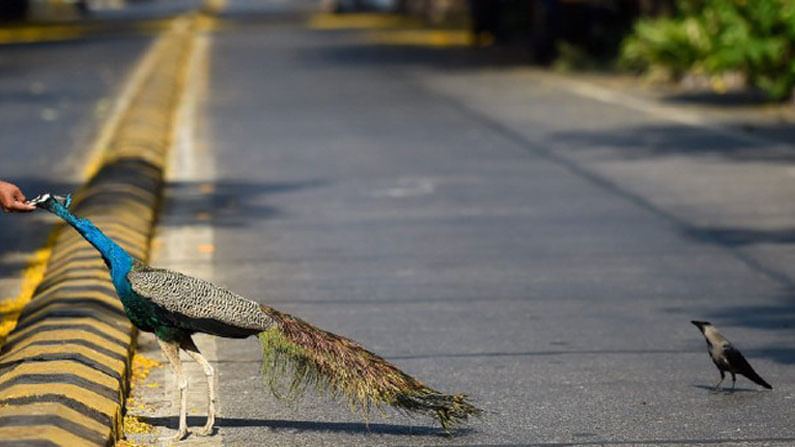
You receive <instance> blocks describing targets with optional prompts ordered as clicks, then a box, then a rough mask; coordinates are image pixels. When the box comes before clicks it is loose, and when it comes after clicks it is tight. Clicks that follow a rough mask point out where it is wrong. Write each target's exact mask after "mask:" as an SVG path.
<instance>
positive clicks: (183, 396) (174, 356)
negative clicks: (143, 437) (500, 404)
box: [157, 338, 188, 441]
mask: <svg viewBox="0 0 795 447" xmlns="http://www.w3.org/2000/svg"><path fill="white" fill-rule="evenodd" d="M157 342H158V343H160V349H162V350H163V354H165V356H166V358H167V359H168V361H169V363H171V369H173V370H174V374H176V375H177V387H178V388H179V430H178V431H177V434H176V435H174V436H167V437H164V438H162V439H161V441H181V440H182V439H185V436H187V435H188V421H187V406H188V393H187V392H186V391H187V389H188V378H187V377H185V373H184V372H183V371H182V361H181V360H180V359H179V344H177V343H176V342H169V341H163V340H160V339H159V338H158V339H157Z"/></svg>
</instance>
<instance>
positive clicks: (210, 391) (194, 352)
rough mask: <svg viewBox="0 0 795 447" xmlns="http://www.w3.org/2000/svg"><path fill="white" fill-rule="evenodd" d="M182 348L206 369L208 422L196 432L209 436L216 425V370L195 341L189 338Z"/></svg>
mask: <svg viewBox="0 0 795 447" xmlns="http://www.w3.org/2000/svg"><path fill="white" fill-rule="evenodd" d="M182 349H184V350H185V352H187V353H188V355H190V356H191V357H193V360H196V363H198V364H199V365H201V367H202V368H203V369H204V375H205V376H206V377H207V423H205V424H204V427H202V428H201V429H199V430H196V431H195V432H194V433H196V434H197V435H199V436H208V435H211V434H212V433H213V425H215V381H214V380H213V377H214V376H215V370H213V367H212V366H211V365H210V362H208V361H207V359H206V358H204V356H203V355H202V354H201V352H199V348H197V347H196V345H195V344H194V343H193V340H191V339H188V341H187V342H183V343H182Z"/></svg>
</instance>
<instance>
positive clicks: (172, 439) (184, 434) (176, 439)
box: [157, 428, 188, 443]
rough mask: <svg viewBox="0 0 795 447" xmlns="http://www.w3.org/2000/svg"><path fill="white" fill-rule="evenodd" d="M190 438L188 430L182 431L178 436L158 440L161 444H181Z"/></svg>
mask: <svg viewBox="0 0 795 447" xmlns="http://www.w3.org/2000/svg"><path fill="white" fill-rule="evenodd" d="M187 436H188V429H186V428H185V429H180V430H179V431H178V432H177V434H176V435H174V436H164V437H162V438H158V439H157V440H158V441H160V442H166V443H168V442H179V441H182V440H183V439H185V438H186V437H187Z"/></svg>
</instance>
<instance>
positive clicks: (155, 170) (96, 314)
mask: <svg viewBox="0 0 795 447" xmlns="http://www.w3.org/2000/svg"><path fill="white" fill-rule="evenodd" d="M199 18H200V16H198V15H194V16H190V17H187V16H186V17H181V18H178V19H175V20H174V24H173V26H172V27H171V29H169V30H168V31H167V32H166V33H164V35H163V36H161V37H160V38H159V39H158V41H157V43H156V44H154V46H153V48H152V50H151V51H154V52H156V55H155V56H154V58H155V61H154V63H152V64H150V67H152V69H151V70H150V71H149V72H147V73H146V74H145V77H144V79H143V81H142V83H141V85H140V87H139V88H138V90H137V91H136V92H135V93H134V94H133V96H132V98H131V100H130V102H129V105H128V108H127V109H126V110H125V111H124V112H123V114H122V115H121V118H120V119H119V120H118V123H117V124H116V128H115V131H114V132H113V134H112V135H111V136H110V138H108V139H107V144H106V147H105V148H104V150H103V161H102V163H101V165H100V167H99V169H98V171H97V172H96V173H95V174H94V175H93V176H92V177H91V179H90V180H89V182H88V183H87V184H86V185H85V186H84V187H83V188H81V190H80V191H78V193H77V194H76V195H75V198H74V205H73V207H72V208H73V210H74V213H75V214H76V215H78V216H81V217H85V218H88V219H90V220H91V221H93V222H94V223H95V224H96V225H97V226H98V227H100V228H101V229H102V230H103V231H104V232H105V233H106V234H107V235H108V236H110V237H111V238H113V239H114V240H115V241H116V242H118V243H119V245H121V246H122V247H123V248H124V249H125V250H127V251H128V252H129V253H130V254H132V255H133V256H135V257H137V258H140V259H143V260H146V258H147V256H148V252H149V241H150V238H151V236H152V232H153V227H154V223H155V220H156V210H157V208H158V205H159V201H160V196H161V190H162V187H163V169H164V164H165V160H166V155H167V152H168V149H169V146H170V145H171V142H172V134H173V132H174V131H173V129H172V127H173V123H174V120H175V114H176V110H177V104H178V101H179V99H180V94H181V90H182V86H183V84H184V79H183V77H184V76H185V68H184V67H185V66H186V64H185V63H184V62H185V61H186V60H187V57H188V55H189V53H190V50H191V47H192V43H193V38H192V37H193V35H194V33H195V30H196V28H197V23H198V21H199ZM53 192H56V191H53ZM50 240H51V242H52V245H51V247H52V248H51V255H50V259H49V261H48V264H47V270H46V272H45V274H44V277H43V278H42V281H41V282H40V283H39V285H38V287H37V288H36V291H35V292H34V294H33V298H32V299H31V301H30V302H29V303H28V304H27V305H26V306H25V307H24V309H23V310H22V312H21V314H20V316H19V320H18V322H17V326H16V328H15V329H14V331H13V332H11V334H9V336H8V337H7V339H6V341H5V344H4V345H3V347H2V351H0V447H10V446H37V447H39V446H79V447H89V446H109V445H112V444H113V443H114V442H115V441H116V440H117V439H118V438H119V437H120V436H121V435H122V434H123V432H122V426H121V423H122V411H123V408H124V400H125V397H126V393H127V383H128V379H129V374H130V363H131V357H132V351H133V346H134V342H135V337H136V332H135V328H134V327H133V326H132V324H131V323H130V321H129V320H128V319H127V317H126V316H125V314H124V309H123V307H122V304H121V302H120V301H119V299H118V298H117V296H116V292H115V290H114V288H113V285H112V283H111V281H110V278H109V276H108V270H107V268H106V267H105V265H104V263H103V261H102V259H101V257H100V256H99V253H98V252H97V251H96V250H95V249H94V248H93V247H92V246H91V245H89V244H88V243H87V242H86V241H85V240H84V239H83V238H82V237H81V236H80V235H79V234H78V233H77V232H75V231H74V230H73V229H72V228H71V227H68V226H65V225H63V224H61V225H59V226H58V227H57V228H56V229H55V230H54V232H53V234H52V236H51V239H50Z"/></svg>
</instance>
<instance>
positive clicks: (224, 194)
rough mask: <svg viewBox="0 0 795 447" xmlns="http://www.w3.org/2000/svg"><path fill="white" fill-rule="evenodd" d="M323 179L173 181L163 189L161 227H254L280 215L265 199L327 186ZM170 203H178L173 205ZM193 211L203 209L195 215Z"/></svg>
mask: <svg viewBox="0 0 795 447" xmlns="http://www.w3.org/2000/svg"><path fill="white" fill-rule="evenodd" d="M327 184H328V182H326V181H324V180H306V181H300V182H259V183H258V182H251V181H245V180H224V179H221V180H218V181H213V182H172V183H169V184H167V185H166V187H165V198H166V199H165V200H166V205H165V206H167V207H169V218H168V219H167V220H166V221H163V222H160V223H159V224H160V225H170V226H182V225H191V224H196V223H197V222H198V221H201V220H209V221H211V222H212V224H213V226H216V227H238V226H251V225H256V221H258V220H262V219H269V218H274V217H278V216H279V215H280V214H281V212H280V211H279V210H278V209H277V208H275V207H272V206H270V205H268V204H267V203H266V202H267V199H268V196H269V195H272V194H286V193H291V192H296V191H301V190H304V189H307V188H319V187H322V186H325V185H327ZM172 203H175V204H178V205H175V206H172ZM196 210H204V211H200V212H198V213H197V212H196Z"/></svg>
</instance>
